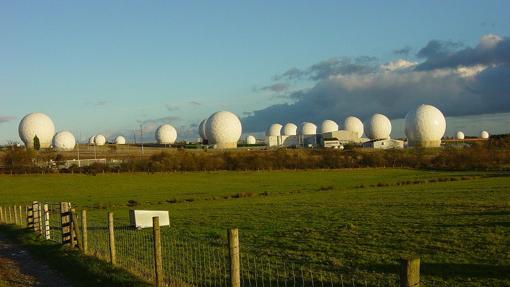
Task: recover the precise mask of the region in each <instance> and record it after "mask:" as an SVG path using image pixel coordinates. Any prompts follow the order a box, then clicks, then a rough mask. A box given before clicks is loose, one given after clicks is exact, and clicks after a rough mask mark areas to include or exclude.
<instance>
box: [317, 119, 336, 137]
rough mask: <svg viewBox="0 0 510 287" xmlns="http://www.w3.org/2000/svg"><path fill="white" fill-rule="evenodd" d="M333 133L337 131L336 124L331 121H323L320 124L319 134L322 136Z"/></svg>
mask: <svg viewBox="0 0 510 287" xmlns="http://www.w3.org/2000/svg"><path fill="white" fill-rule="evenodd" d="M335 131H338V124H337V123H336V122H334V121H332V120H325V121H323V122H322V124H321V128H320V130H319V133H321V134H323V133H329V132H335Z"/></svg>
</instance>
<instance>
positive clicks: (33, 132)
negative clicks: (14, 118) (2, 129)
mask: <svg viewBox="0 0 510 287" xmlns="http://www.w3.org/2000/svg"><path fill="white" fill-rule="evenodd" d="M18 132H19V137H20V138H21V140H22V141H23V142H24V143H25V146H26V147H27V148H34V138H35V136H37V138H38V139H39V144H40V147H41V148H49V147H50V146H51V143H52V140H53V136H54V135H55V125H54V124H53V121H52V120H51V119H50V117H48V116H47V115H45V114H43V113H31V114H28V115H26V116H25V117H24V118H23V119H22V120H21V122H20V123H19V127H18Z"/></svg>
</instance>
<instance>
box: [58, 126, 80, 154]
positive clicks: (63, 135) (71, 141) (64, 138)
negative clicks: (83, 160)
mask: <svg viewBox="0 0 510 287" xmlns="http://www.w3.org/2000/svg"><path fill="white" fill-rule="evenodd" d="M75 146H76V138H75V137H74V135H73V134H72V133H70V132H68V131H61V132H58V133H57V134H56V135H55V136H54V137H53V148H54V149H56V150H59V151H71V150H73V149H74V147H75Z"/></svg>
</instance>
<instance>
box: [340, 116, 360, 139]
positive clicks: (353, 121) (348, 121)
mask: <svg viewBox="0 0 510 287" xmlns="http://www.w3.org/2000/svg"><path fill="white" fill-rule="evenodd" d="M344 129H345V130H347V131H351V132H354V133H356V134H358V138H361V137H362V136H363V131H364V128H363V123H362V122H361V120H360V119H358V118H357V117H353V116H349V117H347V118H345V120H344Z"/></svg>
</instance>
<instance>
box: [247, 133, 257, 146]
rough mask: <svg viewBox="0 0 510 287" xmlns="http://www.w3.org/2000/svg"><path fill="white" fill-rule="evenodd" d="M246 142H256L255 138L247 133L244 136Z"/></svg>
mask: <svg viewBox="0 0 510 287" xmlns="http://www.w3.org/2000/svg"><path fill="white" fill-rule="evenodd" d="M246 143H247V144H256V143H257V139H256V138H255V137H254V136H252V135H249V136H247V137H246Z"/></svg>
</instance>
